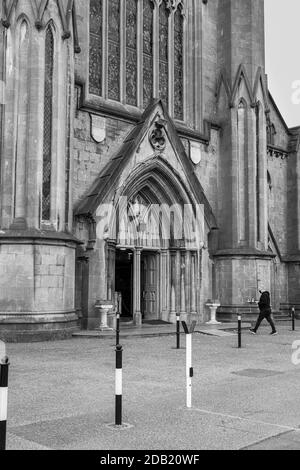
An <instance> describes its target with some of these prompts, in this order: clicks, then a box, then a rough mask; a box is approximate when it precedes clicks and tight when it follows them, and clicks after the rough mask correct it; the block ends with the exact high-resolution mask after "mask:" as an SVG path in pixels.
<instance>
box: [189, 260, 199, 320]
mask: <svg viewBox="0 0 300 470" xmlns="http://www.w3.org/2000/svg"><path fill="white" fill-rule="evenodd" d="M190 269H191V283H190V289H191V315H196V314H197V291H196V289H197V272H196V269H197V253H196V252H192V253H191V265H190Z"/></svg>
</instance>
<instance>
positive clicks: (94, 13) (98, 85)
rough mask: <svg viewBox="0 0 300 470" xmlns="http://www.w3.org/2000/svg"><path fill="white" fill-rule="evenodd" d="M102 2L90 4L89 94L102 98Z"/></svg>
mask: <svg viewBox="0 0 300 470" xmlns="http://www.w3.org/2000/svg"><path fill="white" fill-rule="evenodd" d="M102 22H103V5H102V0H95V1H91V2H90V64H89V75H90V92H91V93H93V94H95V95H98V96H102V31H103V28H102Z"/></svg>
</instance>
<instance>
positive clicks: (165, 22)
mask: <svg viewBox="0 0 300 470" xmlns="http://www.w3.org/2000/svg"><path fill="white" fill-rule="evenodd" d="M168 69H169V9H168V8H167V3H166V2H162V4H161V6H160V9H159V95H160V97H161V99H162V100H163V101H164V103H165V104H166V105H168V103H169V70H168Z"/></svg>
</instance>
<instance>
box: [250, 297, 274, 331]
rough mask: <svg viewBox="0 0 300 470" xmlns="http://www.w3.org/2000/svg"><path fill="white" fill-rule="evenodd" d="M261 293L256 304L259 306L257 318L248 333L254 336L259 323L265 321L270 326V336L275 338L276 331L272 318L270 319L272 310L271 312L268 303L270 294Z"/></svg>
mask: <svg viewBox="0 0 300 470" xmlns="http://www.w3.org/2000/svg"><path fill="white" fill-rule="evenodd" d="M259 292H260V293H261V297H260V300H259V302H258V306H259V317H258V319H257V322H256V325H255V328H251V330H250V333H252V334H253V335H256V333H257V330H258V328H259V327H260V324H261V322H262V321H263V320H264V319H266V320H267V322H268V323H269V324H270V325H271V328H272V332H271V335H272V336H275V335H277V334H278V333H277V331H276V326H275V324H274V321H273V318H272V310H271V303H270V293H269V292H262V291H259Z"/></svg>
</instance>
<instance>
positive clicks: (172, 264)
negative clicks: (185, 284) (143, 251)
mask: <svg viewBox="0 0 300 470" xmlns="http://www.w3.org/2000/svg"><path fill="white" fill-rule="evenodd" d="M176 256H177V252H176V250H171V251H170V271H171V272H170V316H169V322H170V323H176V313H177V310H176V284H177V269H176Z"/></svg>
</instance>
